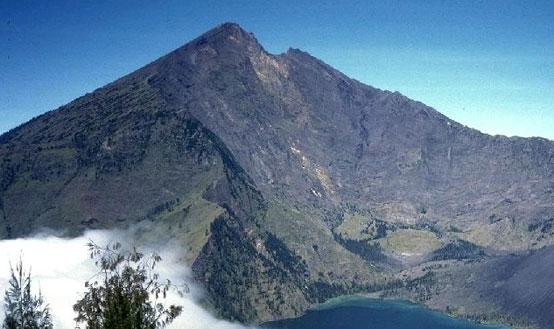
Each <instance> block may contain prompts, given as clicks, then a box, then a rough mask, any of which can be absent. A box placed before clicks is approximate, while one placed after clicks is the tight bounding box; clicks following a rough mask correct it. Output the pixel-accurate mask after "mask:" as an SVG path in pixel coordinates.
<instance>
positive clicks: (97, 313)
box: [73, 242, 182, 329]
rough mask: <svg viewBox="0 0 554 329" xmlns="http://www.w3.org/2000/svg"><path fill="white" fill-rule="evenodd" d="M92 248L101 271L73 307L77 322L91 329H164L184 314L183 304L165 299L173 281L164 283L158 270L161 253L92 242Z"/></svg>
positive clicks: (88, 283) (88, 284)
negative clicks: (156, 269)
mask: <svg viewBox="0 0 554 329" xmlns="http://www.w3.org/2000/svg"><path fill="white" fill-rule="evenodd" d="M89 248H90V252H91V258H92V259H93V260H94V261H95V264H96V265H97V267H98V270H99V271H98V274H97V276H96V277H95V278H93V279H92V281H89V282H86V283H85V287H86V288H87V291H86V292H85V295H84V297H83V298H82V299H81V300H79V301H77V303H76V304H75V305H74V307H73V308H74V310H75V312H77V317H76V318H75V321H77V322H78V323H84V324H85V325H86V328H87V329H160V328H164V327H166V326H167V325H168V324H169V323H171V322H172V321H173V320H174V319H175V318H176V317H177V316H179V315H180V314H181V311H182V307H181V306H176V305H170V306H168V307H166V306H165V305H164V304H163V303H162V302H161V299H163V298H165V297H166V295H167V292H168V290H169V289H170V288H171V282H170V281H169V280H168V281H167V282H165V283H161V282H160V281H159V275H158V274H157V273H155V272H154V269H155V267H156V265H157V264H158V262H160V261H161V257H160V256H158V255H152V256H151V257H146V258H145V256H144V255H143V254H142V253H140V252H138V251H137V250H136V249H133V250H132V251H131V252H129V253H123V252H121V250H120V248H121V245H120V244H119V243H115V244H113V245H111V246H106V247H105V248H102V247H99V246H97V245H96V244H94V243H93V242H91V243H89Z"/></svg>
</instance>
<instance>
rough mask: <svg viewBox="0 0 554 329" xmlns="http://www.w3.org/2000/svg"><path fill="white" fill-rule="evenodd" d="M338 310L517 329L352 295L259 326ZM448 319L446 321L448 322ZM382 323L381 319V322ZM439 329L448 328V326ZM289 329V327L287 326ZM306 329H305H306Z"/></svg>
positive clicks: (409, 303)
mask: <svg viewBox="0 0 554 329" xmlns="http://www.w3.org/2000/svg"><path fill="white" fill-rule="evenodd" d="M341 308H345V309H346V308H358V309H359V308H367V312H368V313H371V312H375V311H376V310H380V311H383V312H386V311H390V310H393V309H394V311H395V312H403V313H405V314H407V313H414V314H415V313H417V314H418V316H422V315H425V316H426V317H428V318H430V319H432V320H434V321H437V322H441V323H444V322H448V321H451V322H452V324H451V325H452V328H466V327H467V328H472V329H473V328H475V329H516V328H517V329H520V328H518V327H513V326H510V325H507V324H504V323H496V322H494V323H483V322H478V321H474V320H472V319H468V318H464V317H462V316H457V315H455V314H450V313H446V312H441V311H440V310H436V309H432V308H430V307H428V306H427V305H425V304H420V303H414V302H412V301H409V300H404V299H395V298H382V297H379V296H376V293H372V294H354V295H342V296H338V297H335V298H331V299H329V300H327V301H325V302H323V303H319V304H315V305H313V306H312V307H310V308H309V309H308V310H306V311H305V312H304V313H303V314H302V315H300V316H298V317H293V318H287V319H281V320H277V321H269V322H264V323H262V324H261V326H262V327H263V328H279V327H275V325H277V326H279V325H280V324H285V323H293V322H295V321H302V319H303V318H305V317H307V316H313V315H314V314H317V313H318V312H325V311H336V310H338V309H341ZM447 319H448V320H447ZM380 321H382V319H380ZM443 325H445V326H446V327H445V326H443V327H441V328H450V327H449V325H448V324H443ZM286 328H288V325H287V326H286ZM307 329H308V328H307Z"/></svg>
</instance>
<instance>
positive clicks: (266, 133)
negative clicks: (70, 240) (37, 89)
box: [0, 23, 554, 321]
mask: <svg viewBox="0 0 554 329" xmlns="http://www.w3.org/2000/svg"><path fill="white" fill-rule="evenodd" d="M553 172H554V142H552V141H549V140H545V139H540V138H530V139H529V138H517V137H515V138H507V137H503V136H489V135H486V134H482V133H480V132H478V131H476V130H473V129H470V128H468V127H465V126H463V125H461V124H459V123H456V122H454V121H452V120H450V119H448V118H447V117H445V116H444V115H442V114H440V113H439V112H437V111H436V110H434V109H432V108H430V107H428V106H426V105H424V104H422V103H420V102H416V101H413V100H410V99H408V98H407V97H405V96H403V95H401V94H399V93H397V92H394V93H393V92H389V91H383V90H380V89H376V88H373V87H370V86H367V85H364V84H362V83H360V82H358V81H356V80H353V79H350V78H348V77H346V76H345V75H344V74H342V73H340V72H338V71H337V70H335V69H333V68H332V67H330V66H328V65H326V64H325V63H323V62H322V61H320V60H318V59H316V58H314V57H312V56H310V55H309V54H307V53H305V52H302V51H300V50H297V49H289V50H288V51H287V52H286V53H283V54H279V55H273V54H270V53H268V52H266V51H265V50H264V48H263V47H262V46H261V45H260V44H259V43H258V42H257V40H256V39H255V37H254V36H253V35H252V34H251V33H248V32H246V31H244V30H243V29H242V28H240V27H239V26H238V25H236V24H232V23H226V24H223V25H220V26H218V27H216V28H215V29H213V30H211V31H209V32H207V33H205V34H204V35H202V36H200V37H199V38H197V39H195V40H193V41H191V42H190V43H188V44H186V45H185V46H183V47H181V48H179V49H177V50H175V51H173V52H172V53H170V54H168V55H166V56H164V57H162V58H160V59H158V60H156V61H154V62H152V63H151V64H149V65H147V66H145V67H143V68H141V69H139V70H137V71H136V72H133V73H131V74H130V75H128V76H126V77H123V78H121V79H119V80H117V81H115V82H113V83H111V84H109V85H107V86H105V87H102V88H100V89H98V90H96V91H94V92H92V93H90V94H87V95H85V96H83V97H81V98H78V99H76V100H75V101H73V102H71V103H70V104H68V105H65V106H62V107H61V108H59V109H57V110H54V111H51V112H49V113H46V114H44V115H42V116H39V117H37V118H35V119H33V120H31V121H30V122H28V123H26V124H24V125H22V126H20V127H18V128H16V129H14V130H12V131H10V132H8V133H6V134H4V135H2V136H1V137H0V174H1V176H0V237H1V238H13V237H20V236H24V235H28V234H32V233H34V232H37V231H39V230H43V229H52V230H56V231H60V230H62V231H64V232H65V234H68V235H74V234H78V233H79V232H82V231H83V230H85V229H90V228H111V227H116V226H122V225H123V226H125V225H132V224H133V223H135V222H137V221H143V220H149V221H153V222H155V223H156V224H158V226H159V227H160V232H161V233H160V232H158V233H160V234H163V235H169V236H170V237H171V238H173V239H180V240H182V241H183V246H186V248H187V250H186V254H187V256H186V257H185V258H186V261H187V262H189V263H191V264H194V270H195V273H196V275H197V278H198V279H199V280H201V281H202V282H204V284H205V286H206V289H207V290H208V293H209V295H210V298H211V301H212V303H213V304H214V306H215V307H216V308H217V309H218V310H219V311H220V313H221V314H222V315H224V316H226V317H228V318H234V319H239V320H242V321H260V320H267V319H273V318H279V317H282V316H290V315H295V314H298V313H300V312H302V311H303V310H304V309H305V308H306V307H308V306H309V305H310V304H312V303H314V302H317V301H320V300H323V299H325V298H328V297H331V296H334V295H337V294H341V293H348V292H355V291H358V292H359V291H366V292H367V291H376V290H385V291H387V289H389V291H390V289H391V285H390V284H386V283H385V281H384V278H385V277H396V273H397V271H400V270H404V271H406V270H408V271H409V269H410V268H411V267H413V266H424V265H425V264H427V262H436V261H437V260H440V261H442V262H444V261H445V260H451V261H453V262H455V260H453V259H466V258H468V257H469V256H467V255H470V256H471V258H472V259H473V261H475V258H477V259H478V260H477V261H480V262H484V263H485V264H488V262H489V261H492V260H495V259H496V257H497V256H498V257H500V256H501V255H504V254H507V253H520V254H525V253H526V252H528V251H529V250H534V249H540V248H542V247H544V246H549V245H551V244H552V243H553V242H554V222H553V221H554V219H553V218H554V176H553ZM502 257H503V256H502ZM522 257H523V256H522ZM495 261H497V260H495ZM421 264H424V265H421ZM533 264H534V263H533ZM482 268H488V267H486V266H484V265H483V266H482ZM221 269H224V270H221ZM242 276H246V277H245V280H246V281H241V279H240V278H241V277H242ZM407 277H408V279H406V280H410V278H411V276H410V275H408V276H407ZM245 282H249V284H250V286H249V287H250V288H245V287H241V288H237V285H241V284H245ZM389 282H390V281H389ZM397 284H400V285H401V284H406V282H404V283H402V282H400V283H397ZM427 284H428V285H429V286H432V285H433V284H434V283H433V282H430V283H427ZM468 289H477V288H476V287H473V288H468ZM506 289H508V288H506ZM268 291H270V293H268ZM454 295H455V294H451V293H449V295H448V296H454ZM410 296H412V295H410ZM231 300H233V301H234V302H230V301H231ZM484 300H485V299H484ZM509 300H510V299H509V298H508V297H506V298H504V299H503V302H502V303H499V306H498V307H504V306H505V305H507V304H508V303H509ZM504 302H506V303H504ZM461 303H462V304H463V301H462V302H461ZM487 303H490V304H494V300H492V299H491V300H487ZM437 307H439V308H440V305H438V306H437ZM505 308H506V307H505ZM506 312H511V313H514V311H513V310H512V309H509V308H506ZM516 313H517V312H515V313H514V314H516ZM517 314H519V313H517ZM531 317H532V314H531ZM541 321H545V320H544V318H541Z"/></svg>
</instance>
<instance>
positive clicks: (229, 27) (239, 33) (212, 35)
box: [195, 22, 261, 48]
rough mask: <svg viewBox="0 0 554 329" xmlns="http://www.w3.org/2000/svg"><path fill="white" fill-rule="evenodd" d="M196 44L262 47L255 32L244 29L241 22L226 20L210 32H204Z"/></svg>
mask: <svg viewBox="0 0 554 329" xmlns="http://www.w3.org/2000/svg"><path fill="white" fill-rule="evenodd" d="M195 41H196V42H195V44H196V45H202V44H206V43H208V44H210V45H212V46H216V47H221V46H226V45H227V46H229V45H235V46H237V45H239V46H240V45H242V46H250V47H252V46H255V48H261V45H260V44H259V43H258V40H256V37H255V36H254V34H253V33H250V32H248V31H246V30H244V29H243V28H242V27H241V26H240V25H239V24H237V23H233V22H226V23H223V24H220V25H218V26H216V27H215V28H213V29H211V30H209V31H208V32H206V33H204V34H202V35H201V36H200V37H199V38H197V39H196V40H195Z"/></svg>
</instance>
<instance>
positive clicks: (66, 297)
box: [0, 230, 245, 329]
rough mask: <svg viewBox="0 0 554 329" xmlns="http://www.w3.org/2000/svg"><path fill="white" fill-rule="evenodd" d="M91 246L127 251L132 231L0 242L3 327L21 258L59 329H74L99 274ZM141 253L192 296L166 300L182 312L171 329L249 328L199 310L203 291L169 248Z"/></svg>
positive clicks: (1, 317)
mask: <svg viewBox="0 0 554 329" xmlns="http://www.w3.org/2000/svg"><path fill="white" fill-rule="evenodd" d="M90 240H92V241H94V242H95V243H96V244H98V245H105V244H107V243H110V242H116V241H120V242H122V243H123V245H124V246H125V244H127V245H129V244H128V243H127V242H128V241H132V234H131V233H130V232H129V231H116V230H114V231H100V230H97V231H89V232H86V233H85V234H84V235H83V236H81V237H78V238H74V239H64V238H59V237H54V236H44V235H43V236H36V237H33V238H25V239H15V240H0V298H1V299H0V303H1V304H0V326H1V323H3V320H4V303H3V297H4V295H5V290H6V288H7V286H8V280H9V275H10V263H11V264H13V265H14V266H15V264H16V263H17V262H18V260H19V257H20V256H21V257H22V258H23V262H24V266H25V269H28V268H29V267H30V268H31V271H32V273H31V274H32V275H31V278H32V284H33V285H34V287H33V290H34V292H35V293H38V291H39V289H40V290H41V291H42V294H43V296H44V299H45V301H46V302H47V303H48V304H49V306H50V310H51V312H52V316H53V322H54V328H55V329H74V328H75V327H76V323H75V321H74V318H75V313H74V312H73V304H74V303H75V302H76V301H77V300H78V299H80V297H81V296H82V294H83V292H84V283H85V281H87V280H89V279H90V278H91V277H92V276H93V275H94V273H96V271H97V269H96V267H95V266H94V264H93V261H92V260H91V259H90V253H89V251H88V248H87V246H86V243H87V242H89V241H90ZM139 249H140V250H141V251H143V252H151V251H155V252H157V253H158V254H160V255H161V256H162V259H163V260H162V262H161V263H160V264H159V266H158V267H157V272H158V273H160V275H161V277H162V278H164V279H165V278H167V279H170V280H171V281H172V282H173V283H175V284H182V283H186V284H187V286H188V287H189V288H190V292H189V293H187V294H185V295H184V296H182V297H181V296H179V295H178V294H177V293H172V294H170V295H168V299H167V301H168V302H169V303H174V304H178V305H181V306H183V313H182V315H181V316H179V317H178V318H177V319H176V320H175V321H174V322H173V323H172V325H171V326H170V327H169V328H171V329H179V328H190V329H208V328H210V329H244V328H245V327H244V326H242V325H240V324H236V323H230V322H228V321H223V320H219V319H217V318H215V317H214V316H213V315H212V314H210V312H208V311H207V310H205V309H204V308H203V307H202V306H200V305H199V304H198V300H199V298H200V297H201V295H202V291H201V289H199V288H198V286H197V285H195V284H194V282H193V280H192V279H191V275H190V273H191V272H190V269H189V268H187V267H186V266H185V265H184V264H183V262H182V261H180V259H179V255H178V253H177V252H176V250H180V249H177V248H172V245H171V243H168V244H166V245H163V246H160V245H157V246H152V245H150V246H146V247H144V248H143V247H141V248H139Z"/></svg>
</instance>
